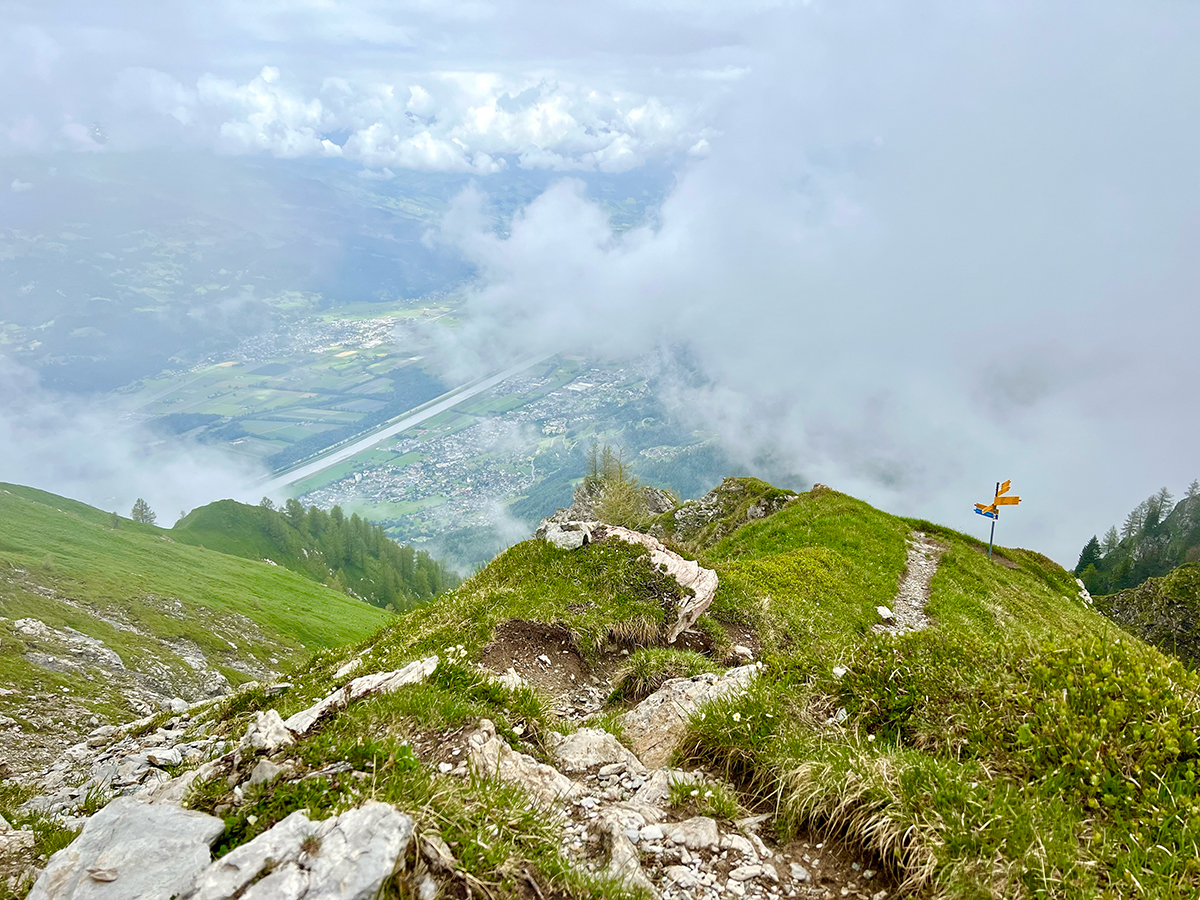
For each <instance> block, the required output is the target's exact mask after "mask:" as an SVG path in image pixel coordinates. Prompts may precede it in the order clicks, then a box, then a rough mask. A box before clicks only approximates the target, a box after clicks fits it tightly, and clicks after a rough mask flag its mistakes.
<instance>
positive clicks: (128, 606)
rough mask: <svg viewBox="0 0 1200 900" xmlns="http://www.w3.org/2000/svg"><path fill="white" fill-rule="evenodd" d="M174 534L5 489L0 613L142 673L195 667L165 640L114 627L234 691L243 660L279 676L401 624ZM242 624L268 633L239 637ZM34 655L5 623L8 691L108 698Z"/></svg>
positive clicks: (0, 495) (1, 639) (246, 632)
mask: <svg viewBox="0 0 1200 900" xmlns="http://www.w3.org/2000/svg"><path fill="white" fill-rule="evenodd" d="M168 534H169V533H168V532H166V531H165V530H163V529H160V528H155V527H154V526H148V525H140V524H137V523H134V522H130V521H129V520H127V519H122V520H121V527H120V528H119V529H116V530H114V529H113V528H112V527H111V515H110V514H109V513H105V512H102V511H100V510H97V509H94V508H92V507H90V506H87V505H85V504H82V503H77V502H75V501H72V500H67V499H65V498H61V497H57V496H55V495H53V494H48V493H45V492H43V491H38V490H35V489H32V488H25V487H19V486H16V485H7V484H5V485H0V568H3V570H5V576H4V578H3V580H0V614H2V615H3V616H4V617H6V618H8V619H18V618H23V617H33V618H37V619H40V620H42V621H43V622H45V623H47V624H48V625H51V626H53V627H55V628H62V627H69V628H74V629H76V630H77V631H80V632H83V633H84V634H87V635H89V636H91V637H94V638H98V639H99V640H102V641H104V642H105V643H106V644H107V645H108V646H109V647H110V648H112V649H113V650H115V651H117V653H119V654H120V655H121V656H122V658H123V659H124V660H125V662H126V664H127V665H131V666H133V667H138V668H141V667H142V665H150V664H163V665H168V666H172V665H177V666H184V665H185V663H183V661H182V659H179V658H175V657H173V655H172V654H170V653H169V652H165V651H164V649H163V646H162V644H161V643H159V642H158V641H156V640H153V639H148V638H147V637H145V636H143V635H141V634H139V633H138V632H137V631H135V630H131V629H130V628H121V627H118V626H117V624H114V623H120V624H125V625H129V626H133V628H134V629H139V630H141V631H143V632H147V633H149V635H153V636H154V637H157V638H160V639H163V640H167V641H175V640H180V639H183V640H188V641H191V642H193V643H195V644H196V645H198V646H199V647H200V648H201V649H202V650H203V651H204V653H205V655H206V656H207V657H208V658H209V660H210V662H212V663H213V664H214V665H216V666H217V667H218V668H219V669H220V670H221V671H222V672H223V673H224V674H225V675H226V677H228V678H229V679H230V680H231V681H232V682H234V683H237V682H239V681H244V680H245V676H244V675H241V674H239V673H238V672H237V670H236V669H235V668H232V667H230V666H229V665H226V664H223V663H229V662H231V661H235V658H236V657H238V656H240V657H241V658H244V659H248V660H250V661H252V662H254V663H255V664H257V665H261V666H262V667H271V668H277V667H278V663H282V662H284V661H287V660H293V661H299V660H300V659H302V658H303V657H304V656H305V655H306V653H307V651H309V650H316V649H320V648H324V647H330V646H335V645H338V644H342V643H345V642H347V641H353V640H357V639H360V638H361V637H362V636H364V635H366V634H368V633H370V632H371V631H372V630H374V629H375V628H377V627H378V626H379V625H380V624H382V623H383V622H384V621H386V620H387V619H388V618H389V616H388V615H387V614H386V613H384V612H382V611H380V610H377V609H375V608H373V607H370V606H368V605H367V604H365V603H360V602H358V601H355V600H353V599H351V598H349V597H346V596H345V595H343V594H340V593H337V592H334V591H330V590H328V589H326V588H323V587H321V586H320V585H317V584H314V583H313V582H311V581H309V580H308V579H306V578H303V577H301V576H299V575H296V574H295V573H292V572H289V571H287V570H286V569H282V568H278V567H274V566H269V565H267V564H265V563H262V562H252V561H249V560H245V559H237V558H234V557H230V556H226V555H224V554H221V553H216V552H214V551H211V550H204V549H201V548H198V547H190V546H185V545H181V544H177V543H175V542H173V541H172V540H171V539H170V537H169V536H168ZM175 600H178V601H180V604H181V608H182V612H181V611H180V608H178V607H176V606H175V604H174V602H173V601H175ZM235 616H245V617H246V618H247V619H249V620H250V622H251V623H253V625H254V626H257V627H255V628H252V629H239V628H237V627H236V622H237V619H236V618H235ZM106 620H107V621H106ZM228 638H232V641H233V643H235V644H237V645H238V647H237V650H236V651H235V650H234V649H233V648H231V647H230V643H229V641H228ZM22 649H23V647H22V643H21V640H20V637H19V635H18V634H17V633H16V632H15V631H13V630H12V629H11V628H10V627H9V626H8V625H7V623H0V683H8V684H11V685H13V686H16V687H22V688H29V687H31V686H33V681H31V679H32V680H34V681H39V680H40V681H46V682H47V684H49V682H54V687H55V688H57V687H60V685H58V682H59V681H61V682H62V685H61V686H66V687H71V688H77V689H78V690H80V691H81V692H84V693H86V694H88V695H89V696H95V697H99V695H100V694H101V693H103V691H102V690H101V688H99V687H98V686H97V685H95V684H88V683H86V682H82V680H81V679H78V678H73V677H72V676H70V675H50V674H48V673H44V672H42V671H41V670H38V669H35V668H34V667H32V666H29V665H28V664H27V663H26V662H25V661H24V660H23V659H22V656H21V651H22ZM273 660H274V661H273ZM76 681H79V682H81V683H80V684H75V683H74V682H76ZM104 702H105V703H106V704H108V705H109V706H112V705H113V704H114V703H116V701H115V699H114V698H111V697H109V698H105V700H104ZM110 712H112V710H110Z"/></svg>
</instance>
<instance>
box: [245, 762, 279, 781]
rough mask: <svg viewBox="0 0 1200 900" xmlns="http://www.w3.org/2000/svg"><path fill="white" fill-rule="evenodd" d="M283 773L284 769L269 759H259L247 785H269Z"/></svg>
mask: <svg viewBox="0 0 1200 900" xmlns="http://www.w3.org/2000/svg"><path fill="white" fill-rule="evenodd" d="M285 771H286V769H284V767H283V766H280V765H276V764H275V763H273V762H271V761H270V760H269V759H260V760H259V761H258V764H257V765H255V767H254V768H253V769H252V770H251V772H250V782H249V783H250V784H251V785H252V786H253V785H258V784H269V783H270V782H272V781H274V780H275V779H276V778H278V777H279V776H280V775H282V774H283V773H284V772H285Z"/></svg>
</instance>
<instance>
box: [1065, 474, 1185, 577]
mask: <svg viewBox="0 0 1200 900" xmlns="http://www.w3.org/2000/svg"><path fill="white" fill-rule="evenodd" d="M1185 562H1200V482H1193V483H1192V486H1191V487H1190V488H1189V489H1188V493H1187V496H1185V497H1184V498H1183V499H1182V500H1180V501H1179V502H1178V503H1173V498H1172V497H1171V493H1170V491H1168V490H1167V489H1166V488H1163V489H1162V490H1160V491H1158V492H1157V493H1156V494H1153V495H1152V496H1150V497H1148V498H1147V499H1145V500H1143V501H1142V502H1141V503H1139V504H1138V505H1137V506H1136V507H1135V508H1134V509H1133V510H1131V511H1130V513H1129V515H1127V516H1126V517H1125V522H1124V523H1123V524H1122V526H1121V529H1120V531H1118V530H1117V528H1116V527H1115V526H1114V527H1112V528H1110V529H1109V530H1108V532H1107V533H1106V534H1105V535H1104V538H1103V539H1100V538H1098V537H1093V538H1092V539H1091V540H1090V541H1088V542H1087V544H1086V545H1085V546H1084V548H1083V551H1082V552H1081V553H1080V554H1079V562H1078V564H1077V565H1076V566H1075V573H1076V574H1077V575H1078V576H1079V577H1080V578H1081V579H1083V583H1084V584H1086V585H1087V588H1088V590H1089V591H1091V592H1092V593H1093V594H1115V593H1116V592H1118V591H1123V590H1126V589H1128V588H1132V587H1137V586H1138V585H1139V584H1141V583H1142V582H1144V581H1145V580H1146V579H1147V578H1156V577H1160V576H1162V575H1166V574H1167V573H1168V572H1170V571H1171V570H1172V569H1173V568H1175V567H1176V566H1179V565H1182V564H1184V563H1185Z"/></svg>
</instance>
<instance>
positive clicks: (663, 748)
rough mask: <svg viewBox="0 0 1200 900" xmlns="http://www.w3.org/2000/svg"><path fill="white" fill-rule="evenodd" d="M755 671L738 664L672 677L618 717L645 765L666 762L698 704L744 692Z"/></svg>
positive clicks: (753, 666) (754, 666)
mask: <svg viewBox="0 0 1200 900" xmlns="http://www.w3.org/2000/svg"><path fill="white" fill-rule="evenodd" d="M757 674H758V666H757V665H749V666H739V667H738V668H736V669H729V670H728V671H726V672H724V673H722V674H721V675H719V676H718V675H713V674H711V673H705V674H703V675H697V676H696V677H695V678H672V679H671V680H670V681H667V682H666V683H664V684H663V686H662V687H660V688H659V689H658V690H657V691H655V692H654V693H653V694H651V695H650V696H649V697H647V698H646V699H645V700H643V701H642V702H641V703H639V704H638V705H637V706H635V707H634V708H633V709H631V710H630V711H629V712H627V713H625V714H624V715H622V716H621V717H620V719H618V721H619V722H620V723H621V727H622V728H624V729H625V734H626V735H628V737H629V742H630V746H631V748H632V750H633V752H634V753H636V754H637V756H638V758H639V759H640V760H641V761H642V762H643V763H644V764H645V765H646V766H648V767H650V768H657V767H659V766H662V765H665V764H666V762H667V760H668V759H669V758H670V756H671V753H672V751H674V749H675V746H676V745H677V744H678V743H679V740H680V738H682V737H683V733H684V731H685V730H686V728H687V723H688V719H689V718H690V717H691V715H692V713H693V712H695V711H696V710H697V709H698V708H699V707H700V706H701V704H704V703H711V702H712V701H713V700H717V699H719V698H722V697H728V696H734V695H737V694H741V693H744V692H745V691H746V689H747V688H748V687H749V686H750V682H751V681H752V680H753V679H754V678H755V676H756V675H757Z"/></svg>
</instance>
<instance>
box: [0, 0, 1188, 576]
mask: <svg viewBox="0 0 1200 900" xmlns="http://www.w3.org/2000/svg"><path fill="white" fill-rule="evenodd" d="M53 6H55V7H57V8H56V9H54V10H53V12H50V11H48V7H45V6H35V5H32V4H29V5H12V4H10V5H8V6H6V7H5V13H6V15H5V16H4V17H3V18H4V24H0V79H3V81H4V83H5V85H6V91H5V92H4V93H3V96H2V97H0V154H10V155H12V154H22V153H34V152H41V151H50V150H78V151H87V152H112V151H120V150H123V149H135V148H136V149H144V148H163V149H176V148H189V149H197V148H209V149H212V150H215V151H219V152H222V153H257V154H268V155H273V156H277V157H323V156H338V155H340V156H342V157H344V158H347V159H350V160H356V161H359V162H361V164H362V165H364V166H366V167H367V168H368V169H369V170H370V172H372V173H374V174H376V175H383V176H386V174H387V172H388V171H393V170H395V169H397V168H402V167H403V168H412V169H424V170H434V171H455V172H471V173H479V174H480V175H486V174H487V173H495V172H497V171H503V172H507V173H512V172H513V170H514V169H519V168H520V167H522V166H525V167H541V168H550V169H555V170H561V171H563V172H564V173H566V174H568V175H569V174H570V173H571V172H572V171H575V170H597V169H599V170H605V171H620V170H622V169H627V168H632V167H636V166H638V165H641V164H642V163H644V162H646V161H648V160H659V161H661V160H671V161H673V162H674V163H675V164H676V165H678V167H679V171H680V179H679V183H678V185H677V187H676V188H675V190H674V191H673V193H672V194H671V196H670V197H669V199H668V200H667V202H666V203H665V204H664V206H663V209H662V210H661V214H660V215H659V216H658V217H657V218H656V221H655V222H654V223H653V224H652V225H647V226H645V227H643V228H640V229H634V230H632V231H629V232H626V233H624V234H620V235H618V234H615V233H614V232H613V230H612V229H611V227H610V224H609V221H608V219H607V217H606V216H605V214H604V213H603V211H602V210H601V209H600V208H599V207H598V206H596V205H595V204H594V203H592V202H591V201H590V200H589V199H588V197H587V196H586V195H585V194H584V193H583V191H582V189H581V188H580V187H579V186H578V185H576V184H575V183H573V182H572V181H570V180H567V181H564V182H562V183H560V184H558V185H557V186H555V187H553V188H552V189H551V190H549V191H548V192H547V193H546V194H545V195H543V196H542V197H540V198H539V199H538V200H537V201H535V202H534V203H533V204H531V205H530V206H529V207H528V209H526V210H525V211H524V213H523V214H521V215H518V216H517V217H516V219H515V221H514V222H513V223H512V227H511V231H510V232H509V233H507V234H506V235H503V236H498V235H496V234H495V233H494V232H493V231H492V230H491V225H490V224H489V223H490V222H491V221H492V220H491V219H490V218H489V217H488V216H487V215H485V214H484V211H483V209H482V208H483V206H484V205H486V202H487V193H488V191H489V187H490V185H493V184H497V183H498V182H496V181H489V180H488V179H487V178H483V177H481V178H480V179H479V186H478V188H477V189H476V191H475V192H474V193H469V194H468V195H466V196H464V197H463V198H461V200H460V202H459V203H458V204H457V206H456V207H455V209H454V210H453V212H452V214H451V215H450V216H449V217H448V218H447V220H446V222H445V225H444V229H443V235H442V237H443V240H445V241H446V242H448V243H450V244H452V245H453V246H456V247H458V248H459V249H460V250H461V251H462V252H463V253H465V254H466V255H468V256H469V257H470V259H471V260H472V261H474V263H475V264H476V265H477V266H478V267H479V270H480V273H481V282H480V286H479V290H478V292H477V294H476V296H475V297H474V304H475V310H476V321H475V323H474V326H473V327H474V329H475V332H474V339H475V343H476V345H477V351H478V354H479V355H481V356H483V355H486V353H488V352H489V351H490V349H491V348H495V347H503V348H505V349H506V350H507V351H510V352H516V351H517V350H519V349H527V348H528V349H533V348H537V349H551V350H558V349H563V348H582V349H587V350H592V351H594V352H601V353H608V354H612V355H628V354H632V353H641V352H645V351H648V350H653V349H655V348H661V347H664V346H665V347H679V346H685V347H686V348H687V349H688V352H689V353H691V354H692V355H693V356H694V357H695V358H696V359H698V360H699V361H700V363H701V365H702V367H703V369H704V370H705V372H706V373H707V374H708V376H709V377H710V379H711V381H710V382H709V383H708V385H707V386H703V387H696V386H694V385H692V386H687V385H683V384H681V386H680V387H679V389H678V391H679V393H678V399H679V402H680V405H681V408H687V409H690V410H691V411H692V412H693V413H694V414H695V415H696V416H697V418H698V419H699V420H701V421H703V422H705V423H708V424H710V425H711V426H712V427H715V428H718V429H719V430H720V431H721V433H722V434H723V435H724V436H725V439H726V441H727V442H728V443H729V444H730V445H732V446H734V447H740V448H741V449H742V451H743V453H744V454H745V455H746V456H751V455H753V454H755V453H760V452H762V451H763V450H764V449H767V450H771V451H772V452H774V453H775V454H776V455H777V456H782V457H784V458H786V459H787V460H789V461H790V462H792V463H793V464H794V466H795V467H796V468H797V469H799V470H800V471H802V472H805V473H807V474H809V475H810V477H812V478H814V479H820V480H822V481H827V482H829V483H831V484H833V485H835V486H837V487H840V488H844V489H847V490H850V491H852V492H857V493H860V494H862V495H865V496H867V497H868V498H870V499H872V500H875V501H876V502H879V503H881V504H884V505H886V506H889V507H891V508H895V509H898V510H902V511H905V512H909V513H913V514H919V515H922V516H926V517H929V518H937V519H941V520H943V521H946V522H948V523H949V524H952V525H956V526H958V527H961V528H965V529H971V528H974V527H976V522H977V521H978V519H977V518H976V517H974V516H972V515H971V514H970V510H971V504H972V503H973V502H974V501H976V500H982V499H985V496H986V492H987V489H988V488H989V487H990V485H991V484H992V483H993V482H994V481H995V480H997V479H1001V478H1012V479H1013V480H1014V485H1015V486H1016V487H1017V489H1018V490H1020V491H1021V493H1022V494H1023V495H1024V496H1025V498H1026V503H1025V504H1024V505H1022V506H1021V507H1020V508H1019V509H1018V510H1016V511H1013V512H1011V513H1009V514H1006V518H1005V519H1004V520H1003V521H1002V522H1001V535H1000V536H1001V539H1002V540H1004V541H1006V542H1007V541H1011V542H1013V543H1022V544H1025V545H1028V546H1035V547H1039V548H1045V549H1048V550H1049V551H1050V552H1052V553H1054V554H1055V556H1056V557H1057V558H1059V559H1060V560H1061V561H1064V562H1068V563H1071V562H1073V559H1072V558H1071V557H1073V555H1074V553H1075V552H1077V548H1078V547H1079V546H1080V545H1082V543H1083V541H1084V540H1086V538H1087V537H1088V536H1089V535H1090V534H1091V533H1092V531H1094V530H1102V529H1103V527H1104V526H1105V525H1106V524H1107V523H1108V522H1110V521H1113V520H1116V519H1119V518H1120V517H1121V516H1122V515H1123V513H1124V512H1125V511H1126V510H1127V509H1128V508H1130V507H1131V506H1132V505H1133V504H1134V503H1136V502H1137V501H1138V500H1140V499H1141V498H1142V497H1144V496H1145V495H1146V494H1148V493H1150V492H1151V491H1152V490H1154V489H1155V488H1156V487H1158V486H1159V485H1160V484H1163V483H1164V482H1165V483H1167V484H1169V485H1171V486H1172V487H1174V488H1176V489H1178V487H1179V486H1181V485H1184V484H1186V483H1187V482H1189V481H1190V480H1191V479H1192V478H1194V477H1197V475H1200V471H1198V466H1200V462H1198V461H1197V457H1196V455H1195V452H1194V448H1195V447H1196V446H1197V444H1198V443H1200V419H1198V418H1197V416H1195V414H1194V409H1195V399H1194V394H1195V385H1196V384H1197V383H1200V362H1198V359H1200V355H1198V354H1196V353H1195V351H1194V347H1193V344H1194V343H1195V334H1196V333H1197V331H1198V330H1200V304H1197V302H1196V298H1197V294H1198V290H1200V269H1197V267H1196V262H1195V260H1196V259H1197V258H1200V254H1197V253H1196V246H1195V245H1196V239H1197V235H1198V234H1200V167H1198V166H1197V165H1196V160H1197V159H1200V117H1197V116H1196V114H1195V109H1196V100H1195V87H1196V85H1197V84H1200V54H1197V53H1196V52H1195V48H1196V47H1197V46H1200V6H1197V5H1196V4H1189V3H1178V2H1167V0H1137V2H1132V0H1130V2H1124V0H1097V2H1093V3H1088V4H1078V3H1065V2H1059V0H1039V2H1030V0H1014V2H1007V3H1003V4H995V3H985V2H922V3H917V4H887V3H880V2H869V0H850V2H822V0H817V2H811V3H788V2H784V3H778V2H763V3H759V4H754V3H733V2H729V3H709V2H694V3H689V2H686V0H660V2H639V3H636V4H635V3H632V2H611V3H600V4H563V3H551V2H541V0H538V2H531V0H526V2H514V3H504V4H501V3H495V2H488V0H462V2H446V3H438V4H430V3H427V2H421V0H412V2H386V3H385V2H383V0H378V2H375V0H360V2H346V3H337V4H332V3H327V2H323V0H301V2H295V0H289V2H286V3H285V2H282V0H260V2H254V3H243V2H233V0H224V2H222V0H217V2H213V3H206V4H199V3H181V4H159V5H158V6H156V7H153V8H147V7H145V5H143V4H132V3H115V4H94V3H93V4H85V3H83V2H82V0H78V2H76V0H64V2H63V3H60V4H54V5H53ZM30 177H32V176H30ZM39 177H40V176H39ZM21 183H28V182H26V181H22V182H21ZM16 184H17V183H16V182H14V183H13V185H12V186H13V189H14V190H15V189H16ZM30 196H36V195H30ZM457 337H458V338H459V339H460V340H469V339H471V337H472V335H471V332H470V330H463V331H461V332H459V334H458V336H457Z"/></svg>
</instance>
